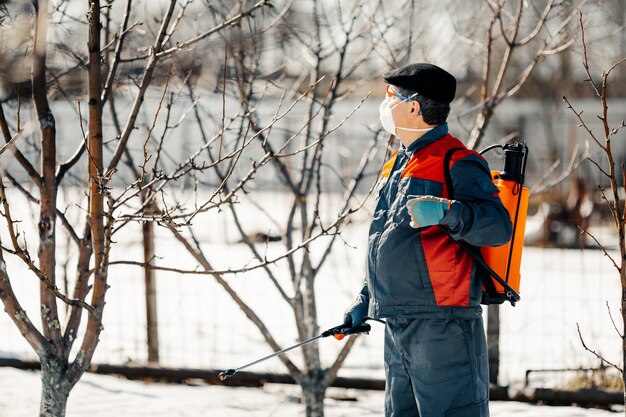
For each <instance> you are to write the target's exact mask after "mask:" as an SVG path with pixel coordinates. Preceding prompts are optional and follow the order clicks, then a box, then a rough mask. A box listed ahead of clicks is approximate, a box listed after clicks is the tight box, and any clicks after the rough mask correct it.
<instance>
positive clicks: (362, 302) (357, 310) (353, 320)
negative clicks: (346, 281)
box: [343, 294, 369, 328]
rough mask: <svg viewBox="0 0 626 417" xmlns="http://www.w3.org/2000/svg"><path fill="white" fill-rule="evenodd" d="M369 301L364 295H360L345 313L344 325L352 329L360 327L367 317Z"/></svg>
mask: <svg viewBox="0 0 626 417" xmlns="http://www.w3.org/2000/svg"><path fill="white" fill-rule="evenodd" d="M368 308H369V299H368V297H366V296H365V295H364V294H359V296H358V297H357V298H356V300H355V301H354V303H352V305H351V306H350V307H348V309H347V310H346V311H345V313H344V314H345V315H344V317H343V324H344V325H345V326H350V327H351V328H354V327H357V326H359V325H360V324H361V323H363V320H364V319H365V318H366V317H367V311H368Z"/></svg>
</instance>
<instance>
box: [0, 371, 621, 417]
mask: <svg viewBox="0 0 626 417" xmlns="http://www.w3.org/2000/svg"><path fill="white" fill-rule="evenodd" d="M39 386H40V381H39V373H38V372H28V371H20V370H16V369H11V368H0V387H1V393H2V395H0V416H2V417H33V416H36V415H37V413H38V410H39ZM299 394H300V391H299V388H298V387H296V386H292V385H277V384H276V385H267V386H266V387H264V388H228V387H220V386H207V385H198V386H186V385H169V384H145V383H142V382H134V381H126V380H123V379H119V378H116V377H111V376H103V375H92V374H87V375H85V376H84V377H83V378H82V379H81V381H80V382H79V383H78V385H77V386H76V387H75V388H74V390H73V392H72V394H71V396H70V400H69V403H68V407H67V417H84V416H89V417H141V416H146V417H201V416H211V417H293V416H302V415H304V413H303V406H302V405H301V404H299V403H298V399H299ZM339 398H342V399H343V400H339ZM346 400H349V401H346ZM325 405H326V407H325V410H326V415H327V416H328V417H343V416H345V417H348V416H349V417H355V416H380V415H382V409H383V393H382V392H378V391H360V390H345V389H339V388H334V389H330V390H329V391H328V398H327V399H326V404H325ZM490 408H491V415H492V417H509V416H515V417H602V416H614V415H616V414H615V413H612V412H610V411H603V410H595V409H582V408H576V407H549V406H536V405H531V404H522V403H515V402H496V401H494V402H492V403H491V405H490Z"/></svg>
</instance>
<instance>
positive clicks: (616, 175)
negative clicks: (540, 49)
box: [563, 13, 626, 415]
mask: <svg viewBox="0 0 626 417" xmlns="http://www.w3.org/2000/svg"><path fill="white" fill-rule="evenodd" d="M579 21H580V32H581V39H582V47H583V66H584V68H585V72H586V74H587V79H586V81H588V83H589V86H590V88H591V89H592V91H593V92H594V93H595V96H596V97H597V99H598V102H599V104H600V114H599V115H598V116H597V117H598V119H600V121H601V122H602V131H601V132H600V135H598V134H597V133H594V132H593V131H592V129H591V128H590V127H589V121H588V120H585V118H583V114H582V113H583V112H582V111H577V110H576V109H575V108H574V106H573V105H572V103H571V102H570V101H569V100H568V98H567V97H565V96H563V100H564V101H565V103H566V104H567V107H568V108H569V109H570V110H571V111H572V112H573V113H574V114H575V116H576V118H577V119H578V121H579V122H580V124H579V127H581V128H582V129H583V130H584V131H585V133H586V135H587V137H588V138H589V139H590V140H591V141H593V142H594V143H595V144H596V145H597V146H598V147H599V148H600V150H601V151H602V154H603V156H604V157H605V158H606V159H605V161H604V162H602V161H594V160H593V159H588V160H589V161H590V162H591V163H592V164H593V165H594V166H595V167H596V168H597V169H598V170H599V171H600V172H601V174H602V176H603V178H605V180H606V181H607V182H608V183H609V185H610V186H609V189H608V190H607V189H605V188H604V185H603V184H599V185H598V188H599V190H600V192H601V193H602V199H603V200H604V202H605V203H606V205H607V207H608V209H609V211H610V213H611V217H612V220H613V226H614V227H615V231H616V232H617V244H618V248H619V255H620V257H619V259H616V258H615V257H614V256H613V255H611V254H610V253H609V252H608V250H607V249H606V248H605V247H604V246H603V245H602V244H601V243H600V242H599V241H598V239H596V237H595V236H594V235H592V234H591V233H590V232H589V231H588V230H584V229H582V228H581V233H585V234H586V235H588V236H589V237H591V238H592V239H593V240H594V241H595V242H596V244H597V245H598V246H599V247H600V249H601V250H602V251H603V252H604V255H605V256H606V257H608V258H609V260H610V261H611V263H612V264H613V266H614V267H615V269H616V270H617V272H618V274H619V277H620V282H621V288H622V296H621V312H622V329H621V331H620V330H619V328H618V326H617V324H616V323H615V321H614V320H613V316H612V315H611V310H610V308H609V316H610V318H611V321H612V322H613V326H614V328H615V331H616V332H617V334H618V335H619V337H620V339H621V342H622V358H621V363H622V366H621V367H620V365H619V363H617V364H615V363H612V362H609V361H608V360H607V359H606V358H604V357H602V356H601V355H600V354H599V353H596V352H595V351H594V350H593V349H591V348H589V347H587V345H586V343H585V341H584V339H583V336H582V333H581V332H580V328H579V329H578V333H579V336H580V340H581V343H582V345H583V347H584V348H585V349H586V350H588V351H589V352H591V353H592V354H593V355H594V356H596V357H598V358H599V359H601V360H602V361H603V362H605V363H606V364H608V365H610V366H612V367H614V368H615V369H616V370H617V371H618V372H620V373H621V374H622V382H623V383H624V404H626V373H624V371H623V364H625V363H626V336H625V335H626V228H625V226H626V223H625V220H624V213H625V210H626V206H624V202H623V200H622V199H621V198H620V194H621V192H623V188H622V187H624V186H625V185H624V184H622V185H621V186H620V185H619V182H620V179H621V180H622V181H623V180H624V179H626V167H625V166H624V163H623V162H622V164H621V169H619V167H618V166H617V162H616V160H615V157H614V155H613V149H612V140H613V139H614V138H615V137H618V135H619V134H620V132H623V131H622V129H624V127H626V124H625V123H624V120H621V122H620V123H619V124H617V125H615V124H613V123H611V122H610V121H609V111H608V110H609V107H608V104H607V100H608V95H607V88H608V85H609V83H608V80H609V76H610V75H611V72H613V70H615V69H616V68H618V66H619V65H623V64H624V62H626V58H622V59H620V60H619V61H617V62H616V63H615V64H613V65H612V66H611V67H610V68H609V69H607V70H605V71H602V74H601V75H600V80H599V81H598V80H597V78H594V76H593V75H592V71H591V68H590V65H589V60H588V57H587V45H586V43H585V27H584V24H583V15H582V13H581V14H580V18H579ZM621 188H622V189H621ZM620 189H621V190H620ZM607 307H608V303H607ZM625 415H626V411H625Z"/></svg>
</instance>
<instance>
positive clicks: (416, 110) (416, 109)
mask: <svg viewBox="0 0 626 417" xmlns="http://www.w3.org/2000/svg"><path fill="white" fill-rule="evenodd" d="M411 104H412V106H411V113H410V115H409V116H410V117H411V119H414V118H416V117H417V116H421V115H422V109H421V107H420V105H419V103H418V102H417V101H412V102H411Z"/></svg>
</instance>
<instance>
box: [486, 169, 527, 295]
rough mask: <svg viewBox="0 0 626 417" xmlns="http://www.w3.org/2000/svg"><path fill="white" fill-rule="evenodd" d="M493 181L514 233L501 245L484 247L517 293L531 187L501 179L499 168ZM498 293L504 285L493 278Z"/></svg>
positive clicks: (488, 260) (493, 173)
mask: <svg viewBox="0 0 626 417" xmlns="http://www.w3.org/2000/svg"><path fill="white" fill-rule="evenodd" d="M491 178H492V180H493V183H494V184H495V186H496V187H498V190H499V191H500V194H499V197H500V200H502V204H503V205H504V207H505V208H506V209H507V211H508V212H509V215H510V216H511V224H512V225H513V236H512V238H511V240H510V241H509V242H508V243H507V244H505V245H502V246H486V247H483V248H482V249H481V253H482V255H483V258H484V260H485V263H486V264H487V265H489V266H490V267H491V268H492V269H493V270H494V271H495V272H496V273H497V274H498V275H499V276H500V277H502V278H503V279H504V280H505V281H506V282H507V283H508V284H509V285H510V286H511V287H512V288H513V289H514V290H515V291H516V292H519V287H520V278H521V276H520V266H521V263H522V249H523V247H524V229H525V227H526V214H527V213H528V197H529V191H528V188H526V187H524V186H522V185H521V184H520V183H519V182H518V181H515V180H508V179H506V180H505V179H502V178H500V172H499V171H491ZM493 283H494V285H495V287H496V291H497V292H498V294H504V287H503V286H502V285H500V284H499V283H498V282H497V281H496V280H493Z"/></svg>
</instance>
